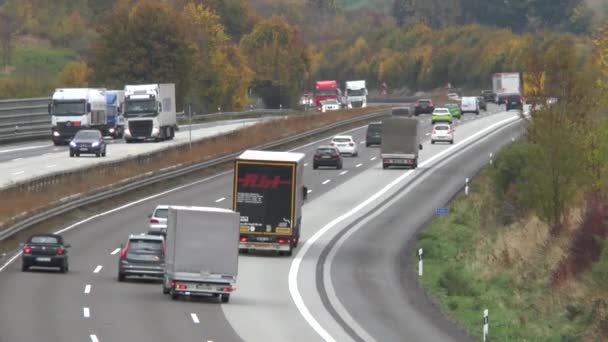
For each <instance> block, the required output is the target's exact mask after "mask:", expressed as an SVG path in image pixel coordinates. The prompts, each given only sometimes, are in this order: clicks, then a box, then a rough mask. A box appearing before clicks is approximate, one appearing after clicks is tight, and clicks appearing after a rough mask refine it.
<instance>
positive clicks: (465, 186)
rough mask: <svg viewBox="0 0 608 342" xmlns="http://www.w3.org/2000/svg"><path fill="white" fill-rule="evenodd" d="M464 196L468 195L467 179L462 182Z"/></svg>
mask: <svg viewBox="0 0 608 342" xmlns="http://www.w3.org/2000/svg"><path fill="white" fill-rule="evenodd" d="M464 194H465V195H469V179H468V178H465V180H464Z"/></svg>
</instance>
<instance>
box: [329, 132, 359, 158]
mask: <svg viewBox="0 0 608 342" xmlns="http://www.w3.org/2000/svg"><path fill="white" fill-rule="evenodd" d="M329 144H330V145H331V146H334V147H336V148H337V149H338V151H339V152H340V154H341V155H351V156H353V157H356V156H358V155H359V149H358V148H357V143H356V142H355V140H354V139H353V137H352V136H350V135H336V136H335V137H333V138H332V139H331V142H330V143H329Z"/></svg>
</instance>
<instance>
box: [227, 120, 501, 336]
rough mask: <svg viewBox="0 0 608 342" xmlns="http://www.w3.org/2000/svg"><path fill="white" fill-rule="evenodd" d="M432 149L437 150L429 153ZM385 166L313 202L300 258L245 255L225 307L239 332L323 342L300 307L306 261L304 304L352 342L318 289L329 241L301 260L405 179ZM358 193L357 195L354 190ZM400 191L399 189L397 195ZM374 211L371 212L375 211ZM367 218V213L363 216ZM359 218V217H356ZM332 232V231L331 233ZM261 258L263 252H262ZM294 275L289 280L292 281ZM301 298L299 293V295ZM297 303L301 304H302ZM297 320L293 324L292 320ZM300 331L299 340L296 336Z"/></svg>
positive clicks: (465, 129)
mask: <svg viewBox="0 0 608 342" xmlns="http://www.w3.org/2000/svg"><path fill="white" fill-rule="evenodd" d="M507 117H511V115H509V114H501V115H498V116H497V118H492V117H487V118H485V119H484V120H478V121H475V122H471V123H469V124H466V125H462V127H461V130H460V131H462V132H461V136H462V137H463V138H464V137H465V136H470V135H472V134H474V133H477V132H478V131H479V130H481V129H483V128H484V127H486V126H488V125H490V124H491V123H493V122H494V121H495V120H500V119H505V118H507ZM425 145H426V146H425V148H424V149H423V150H422V151H421V158H422V160H425V159H428V158H429V157H430V156H433V155H435V154H436V153H437V152H438V151H440V150H442V149H443V148H445V147H446V146H435V145H430V144H429V143H428V141H427V142H425ZM429 147H431V148H429ZM380 164H381V162H380V161H377V160H376V161H374V163H372V164H371V165H369V166H368V168H366V170H365V171H364V172H362V173H360V174H358V175H355V176H352V177H350V178H349V179H348V180H346V181H345V182H344V183H343V184H340V185H337V186H336V187H335V188H332V191H327V192H326V193H324V194H322V195H321V196H320V197H318V198H315V199H314V200H312V201H307V202H306V203H305V205H304V207H303V217H302V237H301V241H300V245H301V246H300V247H299V249H297V250H296V256H294V257H292V258H275V257H265V256H263V255H244V256H243V257H241V258H240V264H239V282H240V284H241V285H240V288H239V296H236V297H235V298H234V299H232V302H231V303H232V305H229V306H224V307H223V310H224V313H225V315H226V317H227V318H228V320H229V321H230V323H231V325H232V326H233V328H234V329H235V330H236V331H237V333H238V334H239V335H241V336H242V337H243V339H245V340H247V341H248V340H256V336H265V337H266V338H267V340H273V341H274V340H277V341H281V340H290V341H311V340H319V335H318V334H317V333H316V332H315V331H314V330H313V329H311V326H313V325H315V323H314V322H312V323H310V325H309V323H307V321H306V320H305V318H303V317H302V314H301V313H300V311H299V310H298V308H297V306H298V304H294V301H293V300H292V298H295V297H292V296H294V292H292V290H293V288H294V287H293V286H292V279H291V267H292V262H295V260H296V259H299V258H301V267H300V271H299V273H297V279H296V280H295V283H296V284H297V285H295V286H297V287H298V288H299V294H300V296H301V299H302V301H303V302H304V303H306V304H305V305H306V306H307V309H308V311H309V312H312V315H313V316H314V318H315V319H316V321H317V323H319V322H320V323H319V324H321V326H322V327H323V328H324V329H326V330H328V331H331V335H332V337H333V338H334V339H335V340H337V341H348V340H349V339H350V338H349V337H348V336H347V335H345V333H344V329H343V328H342V327H341V326H339V325H337V324H336V323H335V320H334V319H333V317H332V316H331V315H330V314H328V313H327V311H326V309H325V307H324V304H323V303H322V302H321V301H320V300H319V294H318V292H317V289H316V281H315V278H316V269H317V263H316V260H317V256H318V255H319V254H320V252H321V250H322V247H321V246H323V243H324V239H323V238H320V239H319V240H318V241H316V242H315V243H314V244H313V245H312V247H310V250H309V251H308V252H307V253H306V254H305V255H304V256H302V255H300V254H299V253H300V250H302V248H304V247H303V246H306V244H307V243H308V242H307V240H309V239H310V238H311V237H312V236H313V235H314V234H316V233H317V232H318V231H319V230H320V229H323V230H326V229H332V228H331V227H330V228H326V225H327V224H328V223H329V222H334V221H335V220H339V219H340V217H342V216H343V215H344V213H346V212H348V211H350V210H352V209H353V208H355V207H356V206H358V205H359V204H360V203H361V202H363V201H364V200H366V199H367V198H368V197H369V196H371V194H373V193H375V192H377V191H379V190H380V189H381V188H383V187H384V186H386V185H387V184H389V183H391V182H392V181H393V180H395V179H397V178H399V177H400V176H401V175H402V174H403V173H404V172H407V171H405V170H382V168H381V167H380ZM353 189H355V190H353ZM393 191H398V190H396V189H395V190H393ZM370 209H371V208H370ZM361 215H364V214H361ZM352 219H356V218H352ZM327 232H330V230H327ZM325 235H327V236H331V234H329V233H328V234H325ZM260 254H261V253H260ZM288 275H289V278H288ZM295 296H297V294H295ZM296 300H297V299H296ZM287 317H289V318H291V317H293V319H290V320H289V321H288V322H286V321H285V320H286V318H287ZM268 321H272V322H282V324H280V325H278V326H275V327H273V329H270V330H269V329H266V328H267V325H265V324H264V322H268ZM294 330H295V331H298V335H296V336H294V335H293V331H294Z"/></svg>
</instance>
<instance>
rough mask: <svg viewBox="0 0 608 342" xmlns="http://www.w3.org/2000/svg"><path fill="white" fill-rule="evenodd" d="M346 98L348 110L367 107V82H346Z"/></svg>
mask: <svg viewBox="0 0 608 342" xmlns="http://www.w3.org/2000/svg"><path fill="white" fill-rule="evenodd" d="M344 96H345V98H346V107H348V108H365V107H367V88H366V86H365V80H359V81H346V89H345V91H344Z"/></svg>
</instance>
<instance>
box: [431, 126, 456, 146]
mask: <svg viewBox="0 0 608 342" xmlns="http://www.w3.org/2000/svg"><path fill="white" fill-rule="evenodd" d="M437 141H443V142H449V143H450V144H453V143H454V129H453V128H452V126H451V125H449V124H447V123H441V124H436V125H435V126H433V131H432V132H431V144H434V143H435V142H437Z"/></svg>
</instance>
